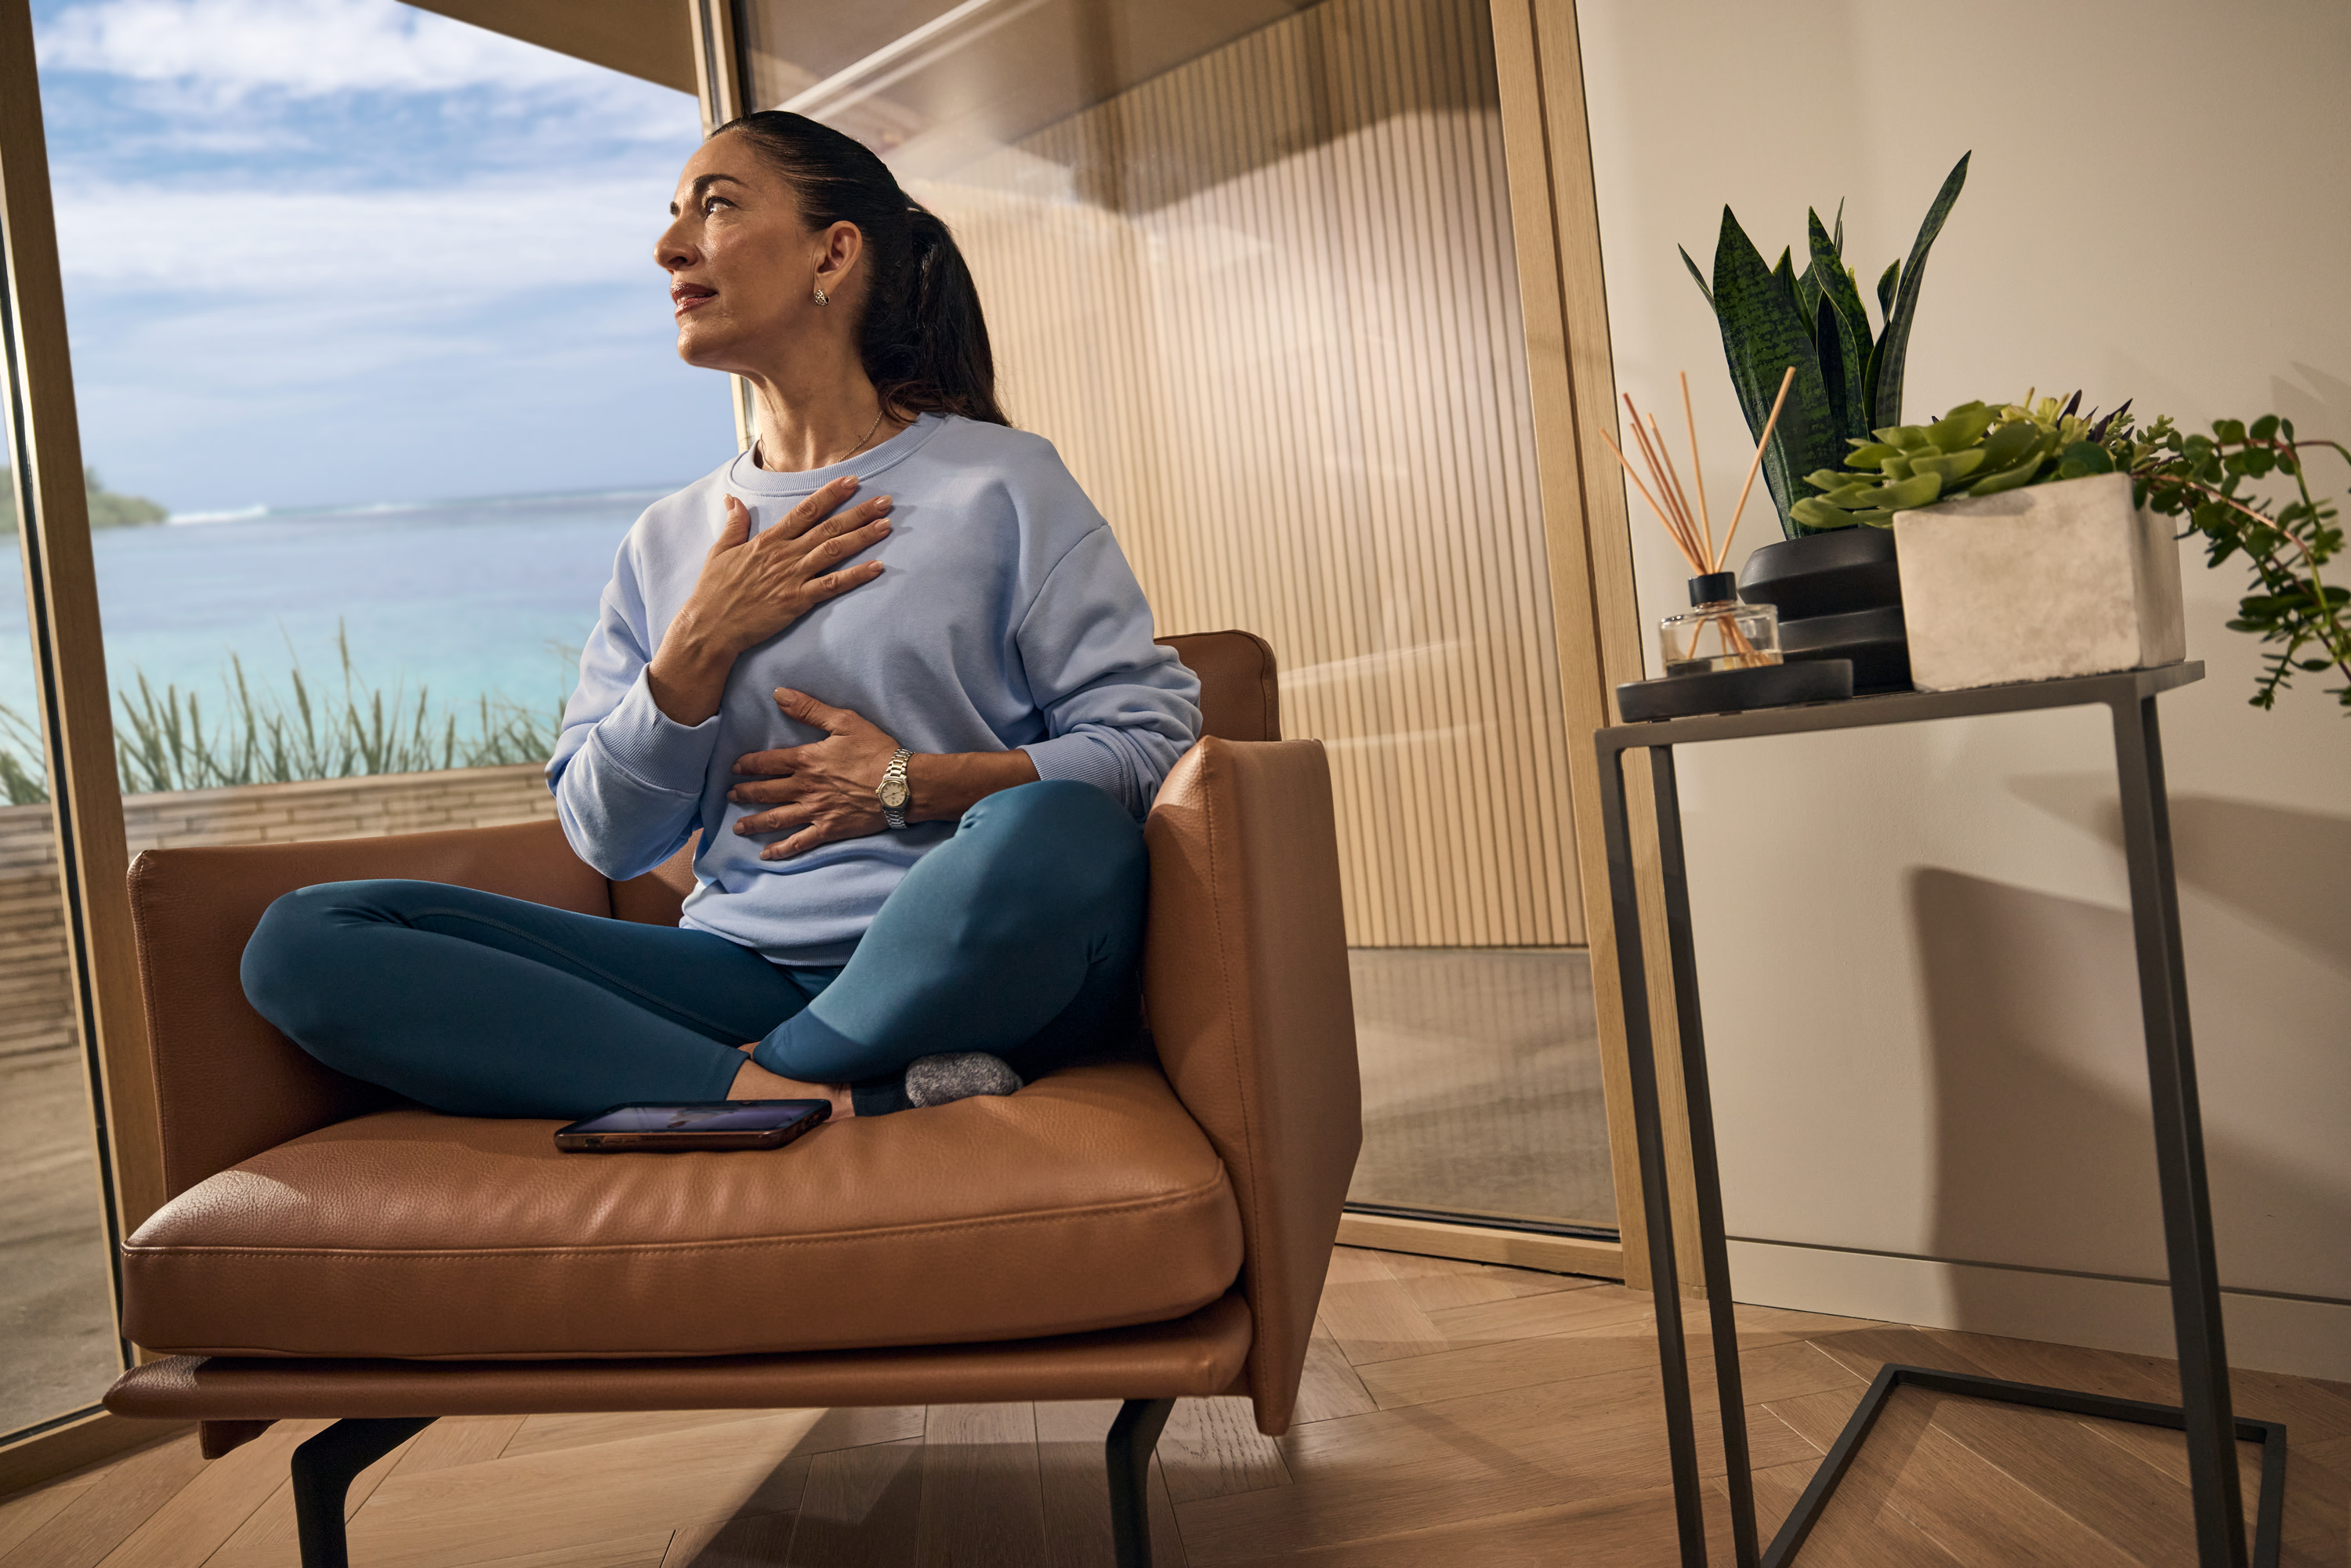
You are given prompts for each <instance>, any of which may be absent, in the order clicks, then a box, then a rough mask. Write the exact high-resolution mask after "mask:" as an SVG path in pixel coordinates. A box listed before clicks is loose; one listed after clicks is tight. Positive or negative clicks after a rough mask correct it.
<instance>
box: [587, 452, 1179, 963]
mask: <svg viewBox="0 0 2351 1568" xmlns="http://www.w3.org/2000/svg"><path fill="white" fill-rule="evenodd" d="M852 473H853V474H855V475H857V476H860V478H861V479H862V484H861V486H860V487H859V492H858V495H859V497H868V496H876V495H886V496H889V497H892V498H893V507H892V509H891V513H890V533H889V535H888V537H887V538H884V539H883V541H882V542H881V543H880V544H879V545H877V546H875V547H874V548H873V549H872V550H870V551H868V552H866V553H865V554H864V555H862V556H859V557H857V558H856V559H859V560H867V559H878V560H880V561H881V562H882V563H883V572H882V575H881V576H880V577H878V578H876V579H875V580H872V582H869V583H866V584H864V585H863V586H862V587H859V588H853V589H852V590H850V591H848V592H847V593H845V594H843V595H841V597H840V598H838V599H835V600H832V601H829V602H827V603H824V604H821V605H819V606H818V607H817V608H816V609H814V610H811V611H810V612H808V613H807V614H806V615H804V616H802V617H801V618H800V619H799V621H798V622H794V623H793V624H792V625H791V626H790V627H789V628H787V629H786V630H785V631H784V632H781V633H779V634H778V635H777V636H775V637H772V638H770V639H768V641H767V642H765V643H760V644H759V645H758V647H756V648H753V649H752V650H751V651H750V652H748V653H745V654H744V655H743V656H742V657H741V658H739V659H737V661H736V662H735V669H734V673H733V674H730V675H728V676H727V679H726V695H725V696H724V698H723V699H722V701H721V703H720V706H719V710H718V712H717V713H716V715H715V716H712V717H710V718H708V719H705V721H703V722H702V723H701V724H698V725H694V726H691V727H689V726H686V725H682V724H679V723H677V722H675V721H674V720H673V719H670V718H668V717H665V716H664V715H663V714H662V712H661V710H660V709H659V708H657V707H656V706H654V705H653V695H652V694H651V692H650V691H649V690H648V689H647V688H646V685H645V666H646V664H648V663H649V662H650V661H651V660H652V658H653V652H654V650H655V649H657V648H659V647H660V646H661V639H662V636H663V634H664V632H666V631H667V629H668V627H669V624H670V622H672V620H674V618H675V617H676V615H677V612H678V611H679V610H680V609H681V608H683V607H684V603H685V601H686V598H687V596H688V595H689V594H691V593H692V592H693V591H694V584H695V578H696V576H697V575H698V574H699V573H700V571H701V570H702V563H703V559H704V557H705V555H706V554H707V553H708V551H709V549H710V545H711V541H712V540H713V539H715V538H716V537H717V534H718V530H719V528H721V527H722V526H723V524H724V522H725V517H726V508H725V504H724V501H723V499H722V497H725V496H727V495H730V494H731V495H734V496H737V497H740V498H741V499H742V501H743V504H744V505H745V506H746V507H749V508H750V511H751V527H752V530H753V532H755V533H757V532H759V531H761V530H764V529H765V528H768V527H769V526H771V525H772V524H773V523H775V521H776V520H777V519H778V518H779V517H782V516H783V515H784V514H785V513H786V512H789V510H791V508H792V507H794V506H796V505H797V504H799V502H800V501H802V500H804V499H805V498H807V497H808V496H809V495H810V492H812V491H814V490H815V489H817V488H818V487H819V486H821V485H823V484H825V483H826V482H827V481H828V480H831V479H832V478H834V477H836V476H841V475H843V474H852ZM778 686H789V687H791V688H793V689H795V690H798V691H802V692H806V693H807V694H808V695H810V696H812V697H814V698H816V699H817V700H818V701H819V702H822V703H829V704H831V705H832V706H836V707H845V708H848V709H850V710H852V712H855V713H858V714H861V715H862V716H864V717H865V718H867V719H869V720H871V721H872V722H873V723H874V724H876V725H878V726H880V727H882V728H883V730H884V731H886V732H887V733H888V734H890V735H893V736H894V737H897V740H898V743H899V744H900V745H901V746H904V747H908V748H910V749H912V750H914V751H917V752H957V751H1003V750H1008V749H1009V748H1011V747H1021V748H1023V749H1025V750H1026V751H1027V752H1028V753H1029V758H1030V759H1031V760H1032V761H1034V762H1035V764H1036V765H1037V772H1038V775H1039V777H1040V778H1044V779H1082V780H1084V781H1085V782H1087V783H1089V784H1093V785H1097V786H1099V787H1100V788H1101V789H1104V790H1106V791H1108V792H1109V793H1110V794H1111V796H1112V797H1113V798H1114V799H1115V800H1118V801H1119V802H1120V803H1121V804H1123V806H1125V807H1126V809H1127V810H1129V811H1132V812H1133V813H1134V815H1135V816H1136V817H1138V818H1140V817H1141V816H1142V815H1143V814H1144V812H1145V811H1147V810H1149V809H1150V805H1151V798H1152V795H1153V793H1154V792H1155V790H1156V789H1158V787H1159V781H1160V779H1163V778H1165V776H1166V773H1167V769H1168V768H1171V767H1173V766H1174V765H1175V759H1176V758H1178V757H1180V756H1182V755H1183V753H1184V751H1185V749H1186V747H1189V746H1190V745H1191V744H1192V742H1193V740H1194V739H1195V738H1196V737H1197V736H1198V734H1199V727H1200V710H1199V706H1198V701H1199V695H1200V683H1199V681H1198V680H1197V679H1196V677H1195V676H1194V675H1193V674H1192V673H1191V671H1189V670H1187V669H1186V668H1185V667H1184V666H1183V665H1182V664H1179V663H1178V662H1177V661H1176V658H1175V654H1174V653H1171V652H1170V651H1168V650H1167V649H1165V648H1162V647H1159V646H1157V645H1155V643H1153V642H1152V624H1151V607H1150V605H1148V604H1147V603H1145V602H1144V598H1143V591H1142V589H1141V588H1140V587H1139V586H1137V584H1136V583H1135V580H1134V572H1133V571H1132V570H1129V569H1128V567H1127V564H1126V558H1125V556H1124V555H1123V553H1121V551H1120V550H1119V548H1118V541H1117V540H1116V539H1115V538H1113V537H1112V536H1111V531H1110V528H1109V527H1108V526H1107V525H1106V524H1105V523H1104V522H1103V521H1102V514H1101V513H1099V512H1097V511H1095V510H1094V507H1093V505H1092V502H1090V501H1088V500H1087V499H1086V497H1085V493H1084V492H1083V491H1081V490H1080V489H1079V488H1078V483H1077V481H1076V480H1075V479H1074V478H1072V477H1071V475H1070V471H1069V470H1068V469H1067V468H1065V467H1064V466H1062V465H1061V457H1060V456H1059V455H1057V454H1056V453H1055V452H1054V450H1053V448H1052V445H1051V444H1050V443H1049V442H1047V441H1045V440H1043V439H1041V438H1040V437H1038V436H1035V435H1030V434H1025V433H1023V432H1020V431H1017V430H1009V429H1007V428H1005V427H1004V426H1002V425H996V424H982V423H975V422H974V421H971V420H967V419H960V418H956V417H954V416H951V415H940V414H925V415H923V416H922V418H920V419H919V420H917V421H916V422H915V423H914V424H913V425H911V426H909V427H908V428H907V429H906V430H904V431H903V432H901V433H900V434H898V435H896V436H894V437H893V438H892V439H890V440H889V441H886V442H884V443H883V444H881V445H880V446H877V447H875V448H874V449H873V450H872V451H871V452H867V453H865V454H863V455H860V456H857V457H853V458H852V459H850V460H849V461H848V462H846V463H842V464H838V465H834V466H832V467H830V468H817V469H811V470H810V471H809V472H807V473H804V474H770V473H768V472H766V471H764V470H762V469H760V468H758V467H756V466H755V465H753V464H752V462H751V460H750V458H749V456H748V455H744V456H740V457H737V459H736V460H735V461H734V462H732V463H730V464H728V465H726V466H725V467H723V468H721V469H719V470H718V471H717V472H716V473H715V474H712V475H710V476H707V477H706V478H704V479H702V480H700V481H698V482H696V483H695V484H693V485H690V486H686V488H684V489H683V490H680V491H679V492H678V493H677V494H676V495H674V496H671V497H666V498H664V499H663V500H661V501H657V502H655V503H654V504H653V506H652V507H648V508H647V509H646V511H645V514H644V516H643V517H640V518H638V519H637V523H636V526H635V527H634V528H631V529H630V530H629V537H628V538H626V539H625V540H623V541H622V545H621V549H620V554H619V556H618V557H617V558H616V559H615V560H614V561H613V563H612V580H611V584H610V585H609V586H608V587H606V589H605V590H604V599H603V606H602V610H601V614H600V615H599V617H598V620H597V623H596V630H595V632H593V633H592V634H591V635H590V637H589V639H588V644H587V647H586V649H585V650H584V651H583V652H582V653H581V655H580V687H579V690H577V691H576V692H574V693H573V694H572V697H571V703H570V706H569V707H568V708H567V709H566V710H565V711H564V715H563V734H562V737H561V738H560V739H559V741H558V742H557V744H556V747H555V758H554V760H552V761H551V762H549V764H548V765H547V778H548V785H549V788H550V789H553V790H554V791H555V800H556V812H557V815H558V816H559V818H560V819H561V820H562V822H563V831H564V832H565V834H566V835H567V836H568V837H569V839H570V841H571V847H572V848H573V849H574V850H576V851H578V852H579V854H580V858H581V859H582V860H584V861H586V862H588V863H589V864H590V865H592V866H594V867H595V868H596V869H597V870H598V871H601V872H602V873H604V874H605V875H607V876H610V877H614V878H625V877H632V876H637V875H640V874H642V873H644V872H647V871H650V870H652V869H653V867H654V866H657V865H659V864H660V863H661V862H663V861H664V860H666V859H668V858H669V856H671V855H672V854H674V853H675V852H677V849H678V847H679V846H680V845H681V844H683V843H684V842H685V841H686V838H687V836H688V835H689V834H691V833H693V832H694V831H695V830H696V829H701V830H703V835H702V842H701V845H700V847H699V848H698V849H697V851H696V852H695V862H694V867H695V876H696V877H697V879H698V881H699V885H698V886H697V887H695V891H694V892H693V893H692V894H689V895H688V896H687V898H686V901H685V914H684V921H683V924H684V925H689V926H693V927H695V928H697V929H700V930H704V931H708V932H711V933H713V934H714V935H716V936H724V937H726V939H727V940H729V941H732V942H738V943H741V944H742V945H743V946H747V947H751V948H755V949H757V950H758V952H759V953H761V954H762V955H764V956H767V957H768V958H769V959H772V960H774V961H775V962H777V963H781V964H794V965H806V966H817V965H832V964H842V963H846V962H848V960H849V956H850V954H851V952H852V950H853V949H854V948H855V947H856V946H857V940H858V938H859V937H860V936H862V935H864V932H865V927H866V925H868V923H870V922H871V921H872V918H873V915H874V914H875V912H876V911H878V910H879V909H880V908H881V907H882V901H883V899H885V898H887V897H888V896H889V895H890V890H891V889H893V888H894V887H896V886H897V885H898V882H899V879H900V878H901V877H903V876H904V875H905V874H906V871H907V868H908V867H910V866H912V865H913V864H914V862H915V861H917V860H919V859H920V858H921V857H922V856H923V855H924V853H925V852H927V851H929V850H931V849H933V848H934V847H935V846H937V845H938V844H941V843H944V842H945V841H946V840H947V839H948V838H949V837H950V836H952V834H953V833H954V831H955V824H954V823H952V822H923V823H918V824H916V825H915V826H914V827H911V828H908V829H906V830H904V831H900V832H882V833H876V834H874V835H872V836H871V837H868V838H860V839H850V840H845V841H839V842H835V843H830V844H824V845H821V846H820V847H818V848H817V849H814V850H811V851H810V852H807V853H805V854H802V855H799V856H796V857H794V858H793V859H790V860H786V861H762V860H761V859H759V850H760V847H761V846H762V845H763V844H767V843H774V842H778V841H781V840H782V839H783V838H785V837H789V835H788V834H767V835H762V836H760V837H757V838H750V837H745V836H743V835H740V834H737V833H736V832H735V831H733V824H734V822H735V821H736V820H737V818H739V817H743V816H747V815H749V814H751V813H752V812H755V811H758V810H765V809H766V808H764V807H757V806H753V807H745V806H738V805H736V804H735V803H734V802H732V801H730V800H727V799H726V791H727V790H728V789H730V788H732V787H733V786H734V785H736V784H738V783H741V782H742V781H743V780H742V779H739V778H738V777H737V775H736V774H735V772H734V766H735V762H736V759H737V758H740V757H742V756H743V755H744V754H745V753H747V752H752V751H764V750H768V749H771V748H773V747H784V746H801V745H806V744H808V743H810V742H811V741H816V740H821V739H822V738H824V737H823V734H822V732H820V731H818V730H814V729H810V728H809V727H807V726H804V725H801V724H799V723H796V722H794V721H793V720H790V719H788V718H786V717H785V716H783V714H782V713H781V712H779V711H778V709H777V707H776V703H775V697H774V695H773V694H774V692H775V689H776V688H777V687H778Z"/></svg>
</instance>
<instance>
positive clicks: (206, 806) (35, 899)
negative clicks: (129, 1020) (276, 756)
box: [0, 763, 555, 1058]
mask: <svg viewBox="0 0 2351 1568" xmlns="http://www.w3.org/2000/svg"><path fill="white" fill-rule="evenodd" d="M554 814H555V800H554V798H553V797H552V796H550V795H549V793H548V792H547V784H546V780H545V777H544V774H543V772H542V770H541V769H540V768H539V766H538V764H537V763H523V764H520V765H518V766H516V767H511V768H458V769H454V770H452V771H449V772H444V773H398V774H386V775H381V776H378V777H374V778H366V779H325V780H321V781H319V782H316V783H308V784H255V785H246V786H242V787H239V788H236V789H187V790H180V791H175V792H173V793H170V794H162V795H132V796H130V797H128V798H127V799H125V800H124V801H123V802H122V816H123V831H124V836H125V838H126V839H128V841H129V842H130V847H131V854H133V855H134V856H135V855H137V854H138V853H139V852H140V851H141V850H151V849H182V848H186V847H188V846H191V845H199V844H253V843H287V842H293V841H299V840H309V839H355V838H368V837H372V836H374V835H377V834H381V833H417V832H430V831H434V830H436V829H445V828H486V827H496V826H499V825H502V824H505V823H508V822H528V821H535V820H537V819H538V818H541V817H551V816H553V815H554ZM77 1044H78V1038H77V1031H76V1029H75V1025H74V1005H73V987H72V980H71V976H70V973H69V971H68V966H67V961H66V929H65V900H64V897H63V895H62V894H60V893H59V891H58V887H57V831H56V824H55V821H54V820H53V819H52V818H51V816H50V814H49V808H48V807H47V806H45V805H44V806H8V807H0V1058H8V1057H18V1056H24V1055H27V1054H30V1053H33V1052H36V1051H60V1050H68V1049H71V1048H73V1047H74V1046H76V1045H77Z"/></svg>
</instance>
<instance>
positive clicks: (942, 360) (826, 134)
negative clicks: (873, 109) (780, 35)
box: [711, 109, 1011, 424]
mask: <svg viewBox="0 0 2351 1568" xmlns="http://www.w3.org/2000/svg"><path fill="white" fill-rule="evenodd" d="M729 131H732V132H734V133H736V134H737V135H739V136H741V137H743V139H744V140H746V141H748V142H750V144H751V145H752V147H753V148H755V149H756V150H757V151H758V153H759V155H760V156H761V157H762V158H764V159H765V160H766V161H767V162H768V165H769V166H770V167H772V168H773V169H774V170H775V171H776V172H778V174H781V175H782V176H783V178H784V180H785V183H788V184H789V185H790V186H791V187H792V191H793V193H794V194H795V195H796V196H797V197H798V198H799V206H800V218H801V221H802V222H804V223H806V224H807V225H809V226H810V228H813V229H822V228H827V227H830V226H831V225H833V224H837V223H850V224H854V225H857V228H858V232H859V233H860V234H861V235H863V236H864V242H865V261H866V287H865V291H864V296H863V299H862V305H861V309H862V319H860V320H859V322H858V324H857V344H858V352H859V355H860V357H861V358H862V360H863V361H864V364H865V373H866V375H867V377H868V378H869V379H870V380H872V382H873V390H874V391H875V392H879V393H880V394H881V397H882V406H883V408H884V409H887V410H888V411H890V412H891V413H893V414H894V415H896V416H898V417H900V418H909V419H911V418H912V417H914V415H916V414H918V413H955V414H961V415H962V416H963V417H964V418H966V419H973V420H979V421H982V422H984V423H988V424H1008V423H1011V422H1010V421H1009V420H1008V419H1006V418H1005V417H1004V411H1003V410H1002V409H1001V408H999V407H998V406H997V402H996V356H995V354H994V353H993V352H992V351H991V350H989V348H988V344H987V319H986V318H985V317H984V316H982V314H981V312H980V308H979V290H978V288H977V287H975V286H974V285H973V283H972V279H971V268H970V267H967V266H966V265H965V263H964V259H963V252H962V251H961V250H959V249H957V248H956V242H955V236H954V235H951V234H949V233H948V232H947V225H946V224H944V223H942V222H941V221H940V220H939V217H938V215H937V214H935V213H933V212H931V211H930V210H929V209H928V208H926V207H925V206H924V205H922V204H920V203H919V202H916V201H914V199H913V198H911V197H909V196H908V195H907V194H906V193H905V192H904V191H903V190H901V189H899V186H898V181H897V178H896V176H894V175H893V174H892V173H891V172H890V170H889V167H888V166H887V165H886V164H884V163H883V162H882V160H881V159H879V158H877V157H875V156H874V155H873V153H872V152H871V151H870V150H868V149H867V148H866V147H864V146H863V145H862V144H861V143H860V142H857V141H853V140H852V139H851V138H849V137H847V136H843V135H842V134H841V132H840V131H834V130H832V129H831V127H829V126H824V125H820V124H818V123H817V122H816V121H815V120H810V119H808V118H806V117H805V116H803V115H798V114H790V113H787V112H786V111H784V110H775V109H766V110H759V111H758V112H757V113H755V114H747V115H744V116H742V117H741V118H740V119H737V120H729V121H727V122H726V124H725V125H722V126H720V127H719V128H718V129H717V130H716V131H712V132H711V135H713V136H721V135H725V134H726V133H727V132H729Z"/></svg>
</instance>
